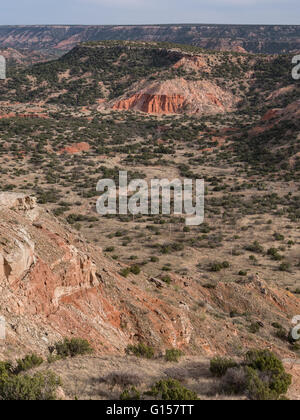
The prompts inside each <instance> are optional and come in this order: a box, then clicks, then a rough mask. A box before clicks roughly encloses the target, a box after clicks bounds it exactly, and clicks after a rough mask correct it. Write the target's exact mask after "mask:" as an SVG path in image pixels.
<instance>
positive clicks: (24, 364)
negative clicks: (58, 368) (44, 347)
mask: <svg viewBox="0 0 300 420" xmlns="http://www.w3.org/2000/svg"><path fill="white" fill-rule="evenodd" d="M43 362H44V360H43V359H42V358H41V357H39V356H37V355H36V354H29V355H27V356H25V357H24V359H18V360H17V367H16V368H15V369H14V373H15V374H18V373H20V372H24V371H26V370H30V369H32V368H34V367H37V366H40V365H41V364H42V363H43Z"/></svg>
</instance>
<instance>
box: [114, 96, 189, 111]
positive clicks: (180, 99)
mask: <svg viewBox="0 0 300 420" xmlns="http://www.w3.org/2000/svg"><path fill="white" fill-rule="evenodd" d="M185 105H186V99H185V98H184V96H182V95H179V94H174V95H151V94H146V93H142V94H137V95H134V96H132V97H131V98H129V99H122V100H121V101H120V102H118V103H117V104H115V105H114V107H113V109H115V110H120V111H128V110H130V109H134V108H137V109H138V110H140V111H142V112H146V113H149V114H177V113H180V112H182V111H183V110H184V107H185Z"/></svg>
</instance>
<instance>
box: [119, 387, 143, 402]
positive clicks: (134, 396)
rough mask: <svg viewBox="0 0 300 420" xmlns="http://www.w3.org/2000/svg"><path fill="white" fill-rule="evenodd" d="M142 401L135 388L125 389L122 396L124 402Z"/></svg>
mask: <svg viewBox="0 0 300 420" xmlns="http://www.w3.org/2000/svg"><path fill="white" fill-rule="evenodd" d="M140 399H141V394H140V392H139V391H138V390H137V389H136V388H135V387H134V386H133V387H132V388H129V389H125V390H124V391H123V392H122V394H121V395H120V400H122V401H138V400H140Z"/></svg>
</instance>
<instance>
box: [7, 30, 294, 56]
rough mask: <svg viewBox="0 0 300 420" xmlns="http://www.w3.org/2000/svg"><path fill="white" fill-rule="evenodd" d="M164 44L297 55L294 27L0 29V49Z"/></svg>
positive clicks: (63, 48)
mask: <svg viewBox="0 0 300 420" xmlns="http://www.w3.org/2000/svg"><path fill="white" fill-rule="evenodd" d="M112 39H119V40H131V41H141V40H143V41H167V42H174V43H181V44H192V45H197V46H200V47H203V48H207V49H215V50H221V51H224V50H227V51H238V52H242V51H247V52H252V53H268V54H270V53H271V54H278V53H288V52H291V51H297V50H298V51H299V45H300V27H299V26H297V25H290V26H280V25H270V26H265V25H200V24H194V25H146V26H79V25H72V26H67V25H62V26H59V25H54V26H38V25H36V26H2V27H0V45H2V46H4V47H5V46H7V47H12V48H31V49H49V48H51V49H52V48H56V49H61V50H64V51H66V50H69V49H71V48H73V47H74V46H75V45H77V44H78V43H80V42H83V41H94V40H97V41H101V40H112Z"/></svg>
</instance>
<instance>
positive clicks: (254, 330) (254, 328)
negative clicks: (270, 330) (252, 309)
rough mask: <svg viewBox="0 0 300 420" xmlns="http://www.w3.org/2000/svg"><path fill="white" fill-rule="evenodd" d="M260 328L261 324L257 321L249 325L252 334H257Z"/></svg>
mask: <svg viewBox="0 0 300 420" xmlns="http://www.w3.org/2000/svg"><path fill="white" fill-rule="evenodd" d="M260 328H261V326H260V324H259V323H258V322H253V323H252V324H251V325H250V327H249V331H250V332H251V333H252V334H257V333H258V332H259V330H260Z"/></svg>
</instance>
